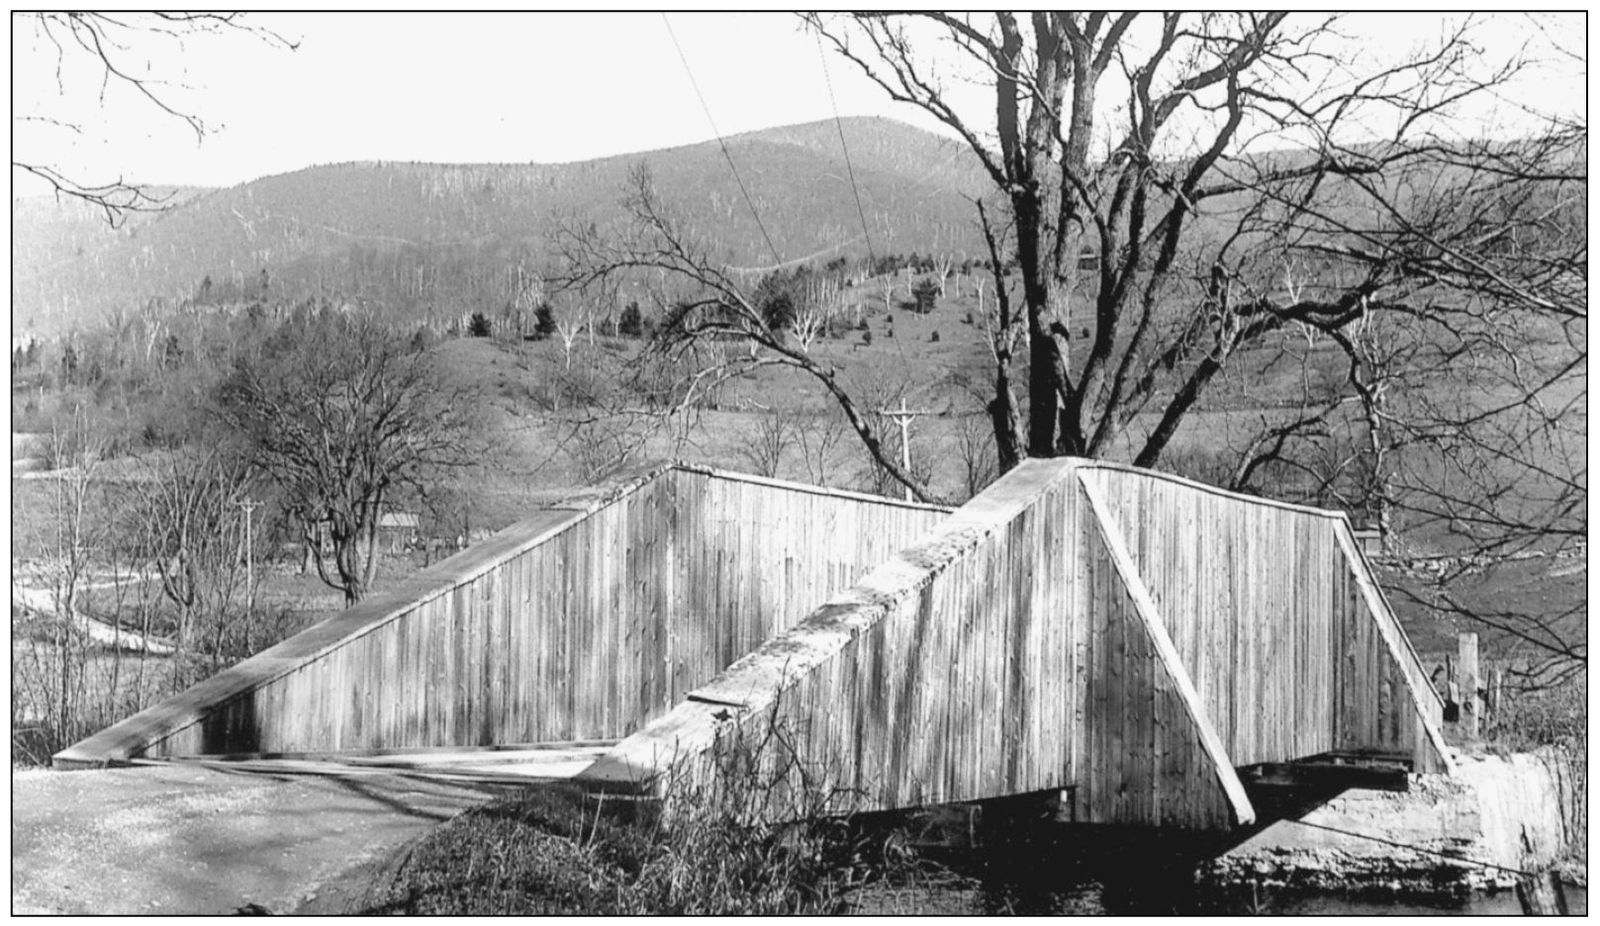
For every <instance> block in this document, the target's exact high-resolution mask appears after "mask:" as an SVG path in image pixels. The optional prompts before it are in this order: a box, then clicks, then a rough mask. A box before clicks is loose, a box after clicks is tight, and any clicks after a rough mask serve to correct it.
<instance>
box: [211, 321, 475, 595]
mask: <svg viewBox="0 0 1600 926" xmlns="http://www.w3.org/2000/svg"><path fill="white" fill-rule="evenodd" d="M219 400H220V401H219V406H220V411H221V414H222V415H223V417H224V418H225V420H226V421H227V422H229V424H230V425H231V426H232V427H233V428H234V429H235V431H236V432H237V433H238V434H239V435H241V436H242V437H243V438H244V439H245V441H246V442H247V443H248V446H249V449H250V452H251V453H252V455H253V458H254V459H255V460H256V461H257V465H259V466H260V467H261V469H262V470H263V471H264V472H265V474H266V475H267V476H268V477H269V478H270V479H271V480H272V481H273V482H275V483H276V484H277V486H278V488H279V490H280V491H281V493H282V497H283V504H284V505H285V507H286V508H287V509H288V510H289V511H291V512H292V513H293V514H294V515H295V516H296V517H297V518H298V519H299V520H300V522H301V523H302V524H303V525H304V526H305V531H306V542H307V543H308V544H311V545H312V546H313V548H314V550H315V559H316V564H317V573H318V575H319V576H320V577H321V578H322V580H323V581H324V582H326V583H327V584H328V585H329V586H331V587H333V588H336V589H339V590H340V591H342V592H344V595H345V601H346V603H347V604H354V603H356V602H358V601H360V600H361V599H362V598H363V597H365V596H366V594H367V593H368V591H369V590H370V589H371V587H372V583H373V580H374V578H375V576H376V572H377V565H378V545H377V543H376V539H377V530H378V520H379V518H380V517H381V516H382V514H383V512H384V511H385V510H386V506H387V505H390V504H393V503H395V502H397V501H399V500H400V499H401V498H403V497H405V496H406V495H411V496H425V495H426V494H427V493H428V491H429V490H430V489H431V488H432V487H434V486H435V485H437V484H438V483H439V482H440V481H442V480H443V479H444V477H445V474H446V473H447V472H448V471H451V470H458V469H465V468H467V467H471V466H473V465H475V464H479V463H481V462H483V460H484V459H485V457H486V455H487V453H488V452H489V446H488V441H487V439H486V437H485V436H484V429H483V428H482V427H481V426H480V422H479V417H480V416H479V413H478V408H479V405H480V403H481V398H480V397H478V396H475V395H473V394H472V393H470V392H469V391H467V390H466V389H464V388H462V387H460V386H458V385H455V384H454V383H452V382H451V380H450V378H449V377H448V376H446V375H445V373H444V371H442V370H441V369H440V368H439V367H438V365H437V361H436V358H435V357H434V355H433V354H432V353H430V352H428V351H426V350H418V349H416V348H413V347H412V346H411V345H410V343H409V340H408V339H406V338H403V337H399V336H397V335H395V334H393V333H392V332H390V331H388V330H387V329H386V328H384V327H383V326H382V325H381V324H378V323H376V322H375V321H373V320H370V319H363V318H345V317H343V316H340V315H337V314H329V315H327V316H324V317H322V318H320V319H318V320H315V321H313V322H311V323H310V324H309V325H308V327H307V328H306V329H305V330H296V329H294V328H289V327H286V328H285V329H284V330H283V331H282V332H280V334H279V335H278V336H277V337H276V338H275V341H274V343H272V344H270V345H269V346H268V350H267V351H266V353H265V356H264V357H263V358H262V359H261V360H259V361H252V360H250V359H248V358H242V359H241V360H239V361H238V362H237V363H236V365H235V368H234V370H233V372H232V373H231V374H230V375H229V377H228V378H227V379H226V380H225V381H224V382H223V384H222V387H221V389H220V391H219ZM317 525H326V529H327V532H328V536H329V539H330V540H331V542H332V548H333V549H332V557H333V562H332V563H331V567H332V568H331V569H330V564H329V563H328V562H326V561H325V558H324V556H323V553H322V549H321V545H320V544H317V543H316V542H315V541H316V538H315V537H314V536H313V534H314V532H315V530H316V529H317Z"/></svg>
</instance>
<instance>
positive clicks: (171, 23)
mask: <svg viewBox="0 0 1600 926" xmlns="http://www.w3.org/2000/svg"><path fill="white" fill-rule="evenodd" d="M12 29H13V30H14V32H15V33H16V35H15V36H14V37H16V38H17V39H18V40H19V42H20V41H26V40H31V41H32V42H33V43H35V44H37V45H40V46H46V45H47V46H48V47H49V48H50V49H52V50H53V57H54V60H53V62H52V63H51V65H50V70H49V71H46V72H42V73H39V74H35V75H32V78H34V79H31V80H24V82H25V83H31V84H32V85H33V86H34V87H35V88H36V89H37V88H39V87H41V86H43V85H45V84H46V83H47V82H49V81H50V80H51V79H52V78H53V80H54V83H55V86H56V90H57V92H58V94H61V95H65V94H68V93H69V92H71V90H70V89H69V87H68V85H67V84H68V81H69V80H70V78H71V77H72V75H73V74H74V73H75V72H76V71H77V69H86V71H87V72H88V73H89V74H91V75H92V77H93V80H94V82H95V83H98V85H99V93H100V96H101V98H102V99H105V97H106V95H107V93H108V91H111V90H112V89H113V88H114V89H115V90H116V91H118V92H120V91H131V96H132V99H135V100H138V101H139V102H141V103H143V104H144V105H146V106H148V107H150V108H152V109H153V110H154V111H155V112H156V113H158V114H159V115H160V116H161V117H163V118H171V119H176V120H178V121H179V122H182V123H183V124H185V125H186V126H188V128H189V130H190V131H192V132H194V135H195V138H196V139H197V140H200V139H204V138H205V136H206V135H207V134H209V133H210V132H211V126H210V125H209V124H207V123H206V122H205V121H204V120H203V119H202V118H201V117H200V116H199V115H197V114H196V113H193V112H190V111H189V110H188V109H186V108H185V107H184V105H183V104H182V103H181V102H180V101H179V99H180V97H181V94H179V93H176V92H175V91H177V90H181V89H182V85H181V84H179V83H177V82H175V81H173V80H172V79H171V78H170V77H169V76H166V75H163V74H162V73H161V71H160V70H158V69H157V67H156V66H155V64H154V63H153V62H156V61H163V62H165V61H170V60H172V59H173V58H177V57H181V56H183V55H184V54H185V53H186V52H187V50H188V48H189V45H190V43H191V42H196V41H202V40H203V41H205V42H207V43H211V42H214V41H217V40H218V38H220V37H223V36H228V35H240V36H249V37H252V38H255V39H259V40H262V41H265V42H268V43H270V44H272V45H275V46H279V47H282V48H287V49H291V50H292V49H294V48H295V47H296V43H294V42H292V41H290V40H288V39H286V38H284V37H283V36H281V35H279V34H277V33H276V32H273V31H272V30H270V29H264V28H261V27H259V26H255V25H253V24H250V23H248V22H247V21H245V20H244V19H243V17H242V14H239V13H182V12H176V13H175V12H168V13H120V12H118V13H96V12H87V11H67V12H35V13H12ZM46 54H47V55H48V54H50V53H49V52H47V53H46ZM86 128H87V127H86V126H85V125H84V124H82V122H80V121H78V120H77V119H76V118H74V117H72V116H70V115H64V114H63V113H62V112H61V111H60V110H59V109H54V110H53V109H52V107H50V106H48V105H46V106H42V107H41V108H39V109H37V110H34V109H29V108H26V107H21V108H18V109H15V110H13V113H12V117H11V129H12V135H13V147H12V158H11V166H12V169H13V170H19V171H22V172H24V173H27V174H31V175H32V176H34V177H37V178H39V179H41V180H43V181H44V182H46V183H48V184H49V185H50V187H51V188H52V189H54V190H55V191H56V192H57V194H59V195H63V196H68V197H72V198H75V199H79V200H82V201H83V202H86V203H88V204H90V205H92V206H94V207H96V208H97V209H99V210H100V211H101V212H102V213H103V214H104V215H105V218H106V221H108V222H110V223H111V224H112V225H117V224H119V223H120V222H122V221H123V219H124V218H126V216H127V214H128V213H130V212H149V211H153V210H156V209H160V208H162V207H163V205H164V204H165V198H164V197H161V196H158V195H154V194H152V193H151V192H150V191H149V190H148V189H146V188H145V187H143V186H140V185H138V184H134V183H129V182H128V181H126V180H124V179H123V178H121V177H118V178H116V179H114V180H113V179H109V178H105V179H89V178H86V177H81V176H72V175H71V172H70V171H68V170H63V169H62V168H61V167H60V166H59V165H57V164H52V163H49V161H48V160H47V159H46V158H47V156H46V155H45V154H44V152H43V151H41V150H40V149H43V148H48V147H49V146H50V145H52V144H55V143H57V142H58V140H60V139H63V138H74V137H77V136H82V135H83V134H84V132H85V129H86ZM19 140H20V141H19Z"/></svg>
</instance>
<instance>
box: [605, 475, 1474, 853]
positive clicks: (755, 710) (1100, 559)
mask: <svg viewBox="0 0 1600 926" xmlns="http://www.w3.org/2000/svg"><path fill="white" fill-rule="evenodd" d="M1349 543H1350V539H1349V526H1348V524H1347V523H1346V522H1345V520H1344V519H1343V517H1341V516H1338V515H1334V514H1331V513H1329V512H1323V511H1319V510H1315V509H1309V508H1301V507H1297V506H1289V505H1278V504H1275V503H1269V502H1263V501H1261V500H1259V499H1253V498H1248V497H1245V496H1239V495H1234V494H1231V493H1225V492H1220V491H1217V490H1214V489H1210V488H1209V487H1204V486H1197V485H1196V484H1192V483H1188V482H1186V481H1184V480H1179V479H1175V478H1171V477H1165V476H1162V475H1160V474H1155V473H1149V472H1146V471H1141V470H1133V469H1129V468H1125V467H1116V466H1108V465H1103V464H1096V463H1090V462H1088V461H1074V460H1030V461H1025V462H1024V463H1023V464H1022V465H1020V466H1018V467H1017V468H1016V469H1014V470H1013V471H1012V472H1010V473H1009V474H1007V475H1006V476H1005V477H1004V478H1002V479H1001V480H999V481H998V482H996V483H995V484H994V485H993V486H991V487H990V488H989V489H988V490H986V491H985V492H983V493H982V494H981V495H979V496H978V497H977V498H975V499H973V500H972V501H971V502H969V503H968V504H967V505H966V506H963V507H962V508H961V509H959V510H958V511H957V512H956V513H955V514H953V515H952V516H951V517H950V518H949V519H948V520H946V521H945V522H943V523H942V524H941V525H939V527H938V528H937V529H936V530H935V531H934V532H933V533H932V534H931V535H930V536H929V537H928V538H927V539H926V540H925V541H924V542H922V543H920V544H918V545H916V546H914V547H910V548H908V549H905V550H902V551H901V552H899V553H898V554H896V555H895V556H894V557H893V558H892V559H890V560H889V561H887V562H886V563H884V564H883V565H882V566H880V567H879V568H877V569H874V570H873V571H872V572H871V573H869V574H868V575H867V576H866V577H865V578H864V579H862V580H861V582H860V584H858V585H856V586H855V587H853V588H850V589H848V590H847V591H844V592H842V593H840V594H839V595H837V596H835V597H834V598H833V599H831V600H829V601H828V602H827V603H826V604H824V605H822V606H821V607H820V608H818V609H817V610H816V611H814V612H813V613H812V614H811V615H810V616H808V617H807V618H805V619H804V620H803V621H801V622H800V623H799V624H797V625H795V626H794V627H792V628H790V629H789V630H787V631H784V632H782V633H780V634H778V635H777V636H775V637H773V638H772V639H770V640H769V641H767V642H766V643H765V644H763V645H762V646H761V647H760V648H758V649H756V650H755V651H754V652H751V653H750V654H748V655H746V656H744V657H743V658H740V659H739V660H737V661H736V662H734V663H733V664H732V665H730V666H729V667H728V668H727V669H726V670H724V671H723V672H722V673H721V674H719V675H717V676H716V677H715V678H714V679H713V680H712V681H710V682H709V683H707V684H706V685H704V686H702V687H700V688H699V689H697V690H695V691H693V692H692V693H691V694H690V695H689V697H688V699H686V700H685V701H684V702H682V703H680V704H679V705H678V706H676V707H674V708H672V709H671V710H670V711H669V712H667V713H666V714H664V715H663V716H662V717H660V718H659V719H658V720H656V721H653V722H652V723H650V724H648V725H646V726H645V727H644V728H643V729H642V730H640V731H639V732H637V733H635V734H633V735H631V736H629V737H627V738H626V739H624V740H623V741H622V742H620V743H619V744H618V745H617V747H616V748H615V749H613V750H612V751H611V752H610V753H608V754H607V755H606V756H604V757H603V758H601V759H600V760H599V761H597V762H596V763H595V765H594V766H593V767H591V768H590V769H588V770H586V771H585V772H584V773H583V774H582V775H580V776H579V777H580V780H582V781H584V782H586V783H587V784H588V785H589V786H591V787H596V788H601V789H606V788H617V789H624V790H626V789H632V788H640V787H643V788H657V789H659V788H661V787H662V786H663V782H665V781H667V780H668V779H669V778H671V777H673V776H675V775H678V774H685V775H689V776H691V777H701V778H703V777H704V776H708V775H711V774H712V773H713V770H714V768H715V766H716V764H717V762H718V761H719V760H718V756H719V755H721V754H724V753H725V750H726V747H728V746H729V745H730V744H742V745H744V746H751V744H755V743H766V744H767V745H768V747H770V746H771V744H772V743H774V742H778V743H786V744H789V745H787V746H785V747H784V749H785V750H787V751H788V752H789V753H790V754H789V755H787V756H785V755H778V756H764V757H763V761H764V762H766V763H767V764H768V765H770V767H771V768H772V769H775V770H780V771H783V774H784V776H785V777H784V778H783V780H784V782H785V788H786V789H787V790H789V791H791V792H800V791H804V790H805V788H806V787H807V783H808V782H809V783H810V784H811V785H812V786H814V785H815V784H816V783H819V782H822V783H826V784H827V786H828V787H829V788H836V789H839V793H848V794H853V795H855V796H856V802H855V803H854V804H853V805H852V807H853V809H856V810H884V809H895V808H905V807H911V806H920V805H927V804H939V803H949V802H957V801H972V800H982V799H986V798H994V797H1001V796H1006V795H1010V794H1017V793H1027V792H1039V791H1048V790H1054V789H1063V788H1069V787H1070V788H1071V793H1072V795H1073V797H1072V800H1073V805H1072V808H1071V813H1072V818H1073V819H1075V820H1078V821H1081V822H1104V823H1124V824H1146V825H1159V826H1177V827H1190V828H1201V829H1225V828H1228V827H1232V826H1237V825H1240V824H1242V823H1245V822H1249V821H1250V820H1251V819H1252V818H1253V816H1254V811H1253V808H1251V806H1250V803H1249V800H1248V798H1247V797H1246V796H1245V794H1244V790H1243V787H1242V785H1241V784H1240V782H1239V778H1238V775H1237V774H1236V772H1235V768H1236V767H1238V766H1244V765H1250V764H1255V763H1259V762H1269V761H1291V760H1293V759H1297V758H1303V757H1307V756H1311V755H1315V754H1318V753H1322V752H1327V751H1330V750H1333V749H1336V748H1358V749H1372V750H1380V751H1391V750H1392V749H1394V748H1405V749H1408V750H1410V751H1413V752H1414V754H1415V755H1416V756H1417V759H1418V768H1419V769H1428V768H1436V767H1443V766H1444V765H1445V764H1446V763H1447V762H1448V758H1447V756H1446V754H1445V753H1444V751H1443V748H1442V743H1441V742H1440V741H1439V740H1438V739H1437V724H1436V722H1434V720H1433V719H1432V716H1433V715H1432V711H1433V702H1434V701H1435V700H1436V699H1433V698H1431V697H1430V696H1429V693H1428V692H1426V691H1424V690H1422V689H1420V688H1417V687H1416V685H1415V682H1416V680H1417V679H1418V678H1419V677H1420V676H1419V673H1420V671H1421V666H1420V662H1418V661H1417V660H1416V659H1415V654H1414V653H1412V652H1411V651H1410V649H1409V646H1408V645H1406V644H1405V641H1404V635H1403V633H1401V632H1400V630H1399V627H1398V624H1396V623H1394V621H1393V615H1392V613H1389V612H1388V610H1387V606H1386V604H1385V603H1384V602H1382V599H1381V592H1379V591H1378V590H1377V586H1376V584H1375V583H1374V582H1372V581H1371V574H1370V570H1369V569H1368V568H1367V565H1366V563H1365V561H1364V560H1362V559H1360V558H1359V553H1357V554H1356V555H1355V556H1354V557H1352V556H1351V555H1350V552H1349V549H1347V547H1349ZM1350 549H1353V548H1350ZM752 748H753V747H752Z"/></svg>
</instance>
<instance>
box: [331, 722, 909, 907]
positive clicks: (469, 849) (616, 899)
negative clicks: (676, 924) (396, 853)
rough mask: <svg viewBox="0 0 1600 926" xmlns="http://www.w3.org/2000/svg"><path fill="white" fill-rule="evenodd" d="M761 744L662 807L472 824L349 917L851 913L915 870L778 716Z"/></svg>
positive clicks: (687, 774)
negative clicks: (868, 824) (850, 898)
mask: <svg viewBox="0 0 1600 926" xmlns="http://www.w3.org/2000/svg"><path fill="white" fill-rule="evenodd" d="M758 732H762V731H758ZM754 739H755V740H757V741H756V742H751V741H750V740H749V739H747V738H746V737H743V736H739V735H737V734H735V735H733V736H730V737H728V738H726V739H719V743H718V746H717V748H716V749H715V750H713V752H712V753H711V754H709V755H708V756H706V757H704V758H705V761H703V762H701V763H699V764H697V765H696V766H694V767H693V770H685V769H684V768H683V767H680V768H679V770H678V772H676V773H674V774H672V776H671V778H670V779H669V780H668V781H667V782H666V783H665V785H664V787H663V796H662V798H661V800H660V802H659V803H655V804H649V805H641V804H640V803H639V802H637V801H616V800H613V801H606V800H604V799H600V800H598V801H596V800H595V799H592V798H591V799H586V798H585V796H584V795H583V794H582V793H581V792H580V791H578V790H577V789H571V788H565V789H564V788H555V787H552V788H548V789H544V790H540V791H532V792H526V793H524V794H523V795H521V796H518V797H513V798H506V799H503V800H500V801H498V802H495V803H491V804H489V805H486V806H484V807H481V808H477V809H474V810H471V811H468V812H467V813H465V814H462V815H461V816H459V817H457V818H455V819H454V820H452V821H450V822H449V823H446V824H445V825H443V826H441V827H440V828H438V829H436V830H434V831H433V832H432V833H430V834H429V835H428V836H427V837H425V838H424V839H423V840H422V841H421V842H420V843H419V844H418V845H417V846H416V847H415V848H413V849H412V850H410V851H409V852H408V853H407V855H406V857H405V859H404V861H403V862H401V864H400V865H399V867H398V868H397V869H395V870H394V873H393V875H392V876H391V877H388V878H386V879H384V881H383V882H382V883H376V884H374V885H372V887H371V888H369V890H368V891H367V892H366V895H365V896H364V897H362V898H360V899H359V900H358V901H357V904H356V909H353V910H351V911H350V912H352V913H367V914H371V913H405V914H454V915H497V914H500V915H504V914H588V915H640V914H654V915H660V914H676V915H773V914H794V913H800V914H835V913H840V912H844V911H845V909H846V900H845V898H846V894H847V892H848V891H850V890H851V889H853V888H855V887H857V886H859V885H861V884H862V883H864V882H865V881H867V880H868V879H872V878H878V877H882V876H883V875H886V874H888V873H889V869H890V866H891V864H894V863H898V862H899V861H901V860H903V856H897V855H896V854H895V853H893V852H891V851H888V850H887V848H886V847H887V846H888V845H889V844H890V841H891V840H892V839H893V834H892V833H888V832H883V831H881V830H879V831H878V832H876V833H874V834H873V835H871V836H868V835H863V833H864V830H858V829H856V828H853V827H852V826H851V825H850V824H849V823H847V822H846V820H847V818H844V817H840V816H837V814H838V813H839V812H840V811H841V810H843V809H847V807H846V806H845V801H847V799H848V795H846V794H844V793H843V792H838V791H830V790H828V789H826V788H825V787H824V786H822V785H820V784H819V782H822V781H826V780H827V776H825V775H819V774H815V770H809V769H807V768H805V767H804V766H803V765H802V764H801V763H800V762H799V761H798V759H797V758H796V754H795V752H794V750H793V748H792V746H791V743H792V742H793V737H792V736H790V735H789V734H788V733H787V732H785V731H784V730H783V727H782V725H781V723H780V722H779V721H778V720H777V718H776V714H774V715H773V717H771V718H769V719H768V720H767V721H766V726H765V729H764V735H759V736H756V737H755V738H754ZM641 807H643V808H644V809H641ZM794 819H798V820H799V821H801V822H794V823H779V822H772V821H774V820H794ZM880 842H881V843H882V845H879V843H880ZM872 850H876V851H872ZM868 860H881V861H872V862H869V861H868Z"/></svg>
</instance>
